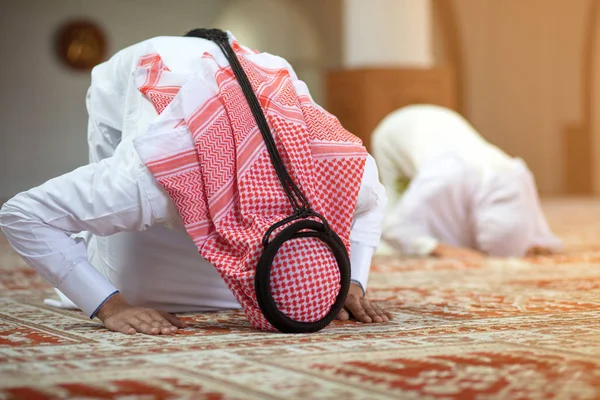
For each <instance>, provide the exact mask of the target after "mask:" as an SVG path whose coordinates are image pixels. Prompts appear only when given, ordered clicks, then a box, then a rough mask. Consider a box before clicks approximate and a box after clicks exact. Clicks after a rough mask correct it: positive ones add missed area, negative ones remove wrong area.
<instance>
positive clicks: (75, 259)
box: [0, 37, 389, 334]
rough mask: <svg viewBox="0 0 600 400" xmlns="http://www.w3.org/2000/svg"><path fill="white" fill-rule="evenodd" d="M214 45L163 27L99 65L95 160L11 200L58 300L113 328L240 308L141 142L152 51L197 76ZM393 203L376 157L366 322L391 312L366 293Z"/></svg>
mask: <svg viewBox="0 0 600 400" xmlns="http://www.w3.org/2000/svg"><path fill="white" fill-rule="evenodd" d="M214 51H215V46H214V45H212V44H211V43H210V42H208V41H206V40H203V39H198V38H192V37H158V38H153V39H149V40H147V41H144V42H141V43H138V44H136V45H134V46H131V47H129V48H127V49H124V50H122V51H120V52H119V53H117V54H116V55H115V56H114V57H112V58H111V59H110V60H109V61H108V62H106V63H104V64H101V65H100V66H98V67H96V68H95V69H94V70H93V72H92V84H91V87H90V89H89V92H88V97H87V106H88V112H89V126H88V140H89V144H90V162H91V163H90V164H89V165H87V166H84V167H81V168H78V169H76V170H75V171H73V172H70V173H68V174H65V175H63V176H61V177H58V178H55V179H52V180H50V181H48V182H46V183H45V184H43V185H41V186H39V187H37V188H34V189H31V190H29V191H27V192H24V193H21V194H19V195H17V196H15V197H14V198H13V199H11V200H10V201H8V202H7V203H6V204H5V205H4V206H3V208H2V210H1V211H0V227H1V228H2V230H3V231H4V233H5V235H6V237H7V238H8V240H9V242H10V243H11V245H12V246H13V248H14V249H15V250H16V251H17V252H18V253H19V254H20V255H21V256H22V257H23V258H24V259H25V260H26V262H27V263H28V264H29V265H31V266H32V267H33V268H35V269H36V270H37V271H38V272H39V273H40V274H41V275H42V276H43V277H44V278H45V279H46V280H48V281H49V282H50V283H51V284H52V285H53V286H54V287H55V288H57V289H58V290H60V292H61V293H64V295H63V296H61V297H62V301H61V302H57V305H59V306H64V305H67V306H68V305H69V304H68V303H69V302H70V301H72V303H74V304H75V305H76V306H77V307H78V308H80V309H81V310H82V311H83V312H85V313H86V314H87V315H89V316H90V317H92V318H93V317H95V316H98V317H99V318H100V319H101V320H102V321H103V322H104V323H105V325H106V326H107V327H108V328H109V329H111V330H115V331H120V332H123V333H129V334H131V333H135V332H142V333H147V334H170V333H173V332H175V331H176V329H177V328H178V327H182V326H183V324H182V323H181V321H179V320H178V319H177V318H175V317H174V316H172V315H170V314H167V312H188V311H196V312H197V311H206V310H217V309H230V308H239V304H238V302H237V301H236V299H235V298H234V296H233V295H232V293H231V292H230V291H229V289H228V288H227V286H226V285H225V284H224V282H223V280H222V279H221V277H220V276H219V274H218V273H217V272H216V271H215V269H214V267H213V266H212V265H211V264H210V263H208V262H207V261H205V260H204V259H203V258H202V257H201V256H200V255H199V254H198V250H197V249H196V247H195V245H194V243H193V242H192V240H191V239H190V238H189V237H188V235H187V234H186V232H185V230H184V229H183V224H182V221H181V218H180V216H179V214H178V213H177V209H176V208H175V206H174V204H173V202H172V200H171V199H170V197H169V196H168V195H167V194H166V192H165V191H164V189H163V188H162V187H160V185H159V184H158V183H157V182H156V180H155V179H154V177H153V176H152V174H151V173H150V172H149V171H148V169H147V168H146V166H145V165H144V164H143V162H142V161H141V159H140V157H139V155H138V154H137V152H136V149H135V148H134V146H133V139H134V138H139V137H140V136H143V135H144V134H146V132H147V130H148V127H149V126H150V125H151V123H152V122H153V121H154V120H155V119H156V118H157V116H158V114H157V112H156V110H155V108H154V107H153V106H152V104H151V103H150V102H149V101H147V100H146V99H145V98H144V97H143V96H142V94H141V93H140V91H139V90H138V87H137V85H136V83H135V76H134V74H135V72H136V67H137V64H138V62H139V59H140V57H142V56H144V55H148V54H159V55H160V57H161V58H162V60H164V63H165V65H167V66H168V68H169V69H170V70H171V71H174V72H176V73H177V74H182V75H185V74H191V73H194V72H197V71H196V70H195V67H196V65H197V64H198V63H197V61H198V60H199V59H200V58H201V57H202V56H203V54H204V53H205V52H209V53H210V52H214ZM288 70H289V72H290V75H291V76H292V77H293V79H296V80H297V77H296V75H295V73H294V71H293V70H292V68H291V67H289V66H288ZM384 205H385V191H384V189H383V187H382V186H381V184H380V183H379V180H378V175H377V167H376V165H375V162H374V160H373V159H372V158H371V157H369V158H368V159H367V163H366V167H365V171H364V175H363V179H362V184H361V188H360V194H359V199H358V203H357V206H356V212H355V215H354V220H353V224H352V232H351V236H350V240H351V250H352V252H351V269H352V282H353V284H352V285H351V291H350V295H349V297H348V300H347V303H346V310H343V311H342V312H341V313H340V315H339V318H341V319H347V318H348V317H349V313H351V314H353V315H354V317H355V318H357V319H358V320H360V321H361V322H366V323H369V322H384V321H387V319H388V317H389V314H386V313H384V312H383V311H382V310H381V309H379V307H377V306H376V305H375V304H373V303H371V302H369V301H368V299H367V298H366V297H364V293H365V289H366V285H367V279H368V274H369V268H370V262H371V257H372V254H373V252H374V250H375V248H376V247H377V245H378V243H379V237H380V233H381V228H380V223H381V218H382V215H383V208H384ZM79 232H84V233H82V234H79V235H78V233H79ZM86 242H87V243H86Z"/></svg>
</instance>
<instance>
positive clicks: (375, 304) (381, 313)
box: [371, 303, 389, 322]
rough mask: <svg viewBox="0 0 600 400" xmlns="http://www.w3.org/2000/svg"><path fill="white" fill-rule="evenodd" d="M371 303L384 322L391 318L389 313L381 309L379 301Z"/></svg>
mask: <svg viewBox="0 0 600 400" xmlns="http://www.w3.org/2000/svg"><path fill="white" fill-rule="evenodd" d="M371 305H372V306H373V309H374V310H375V312H376V313H377V315H379V316H380V317H381V319H383V322H388V321H389V318H388V316H387V315H385V312H384V311H383V310H382V309H381V307H379V306H378V305H377V303H371Z"/></svg>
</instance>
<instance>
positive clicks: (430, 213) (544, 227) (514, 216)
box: [372, 105, 561, 256]
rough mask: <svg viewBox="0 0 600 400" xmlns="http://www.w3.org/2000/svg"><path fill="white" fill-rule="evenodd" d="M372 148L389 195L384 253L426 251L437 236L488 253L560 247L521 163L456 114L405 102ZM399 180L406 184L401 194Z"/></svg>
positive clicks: (387, 120)
mask: <svg viewBox="0 0 600 400" xmlns="http://www.w3.org/2000/svg"><path fill="white" fill-rule="evenodd" d="M372 147H373V155H374V157H375V159H376V160H377V164H378V166H379V169H380V177H381V181H382V183H383V185H384V186H385V187H386V190H387V194H388V206H387V211H386V217H385V219H384V223H383V239H384V246H382V253H384V252H390V251H392V252H393V251H395V250H399V251H401V252H402V253H404V254H406V255H420V256H422V255H428V254H430V253H431V252H432V251H433V249H435V247H436V246H437V245H438V244H439V243H440V242H442V243H446V244H449V245H453V246H460V247H468V248H473V249H477V250H480V251H482V252H485V253H486V254H489V255H492V256H523V255H524V254H525V252H526V251H527V249H529V248H530V247H533V246H542V247H547V248H550V249H552V250H555V251H556V250H559V249H560V247H561V243H560V240H559V239H558V238H556V237H555V236H554V235H553V234H552V232H551V231H550V228H549V227H548V224H547V222H546V220H545V218H544V215H543V213H542V211H541V207H540V203H539V199H538V195H537V190H536V186H535V181H534V178H533V175H532V174H531V172H530V171H529V170H528V168H527V166H526V165H525V163H524V162H523V161H522V160H520V159H516V158H512V157H510V156H509V155H507V154H506V153H504V152H503V151H502V150H500V149H499V148H497V147H496V146H493V145H492V144H490V143H488V142H487V141H485V139H484V138H483V137H481V135H479V133H478V132H477V131H476V130H475V129H474V128H473V127H472V126H471V125H470V124H469V123H468V122H467V121H466V120H465V119H464V118H463V117H461V116H460V115H459V114H457V113H455V112H453V111H451V110H449V109H446V108H443V107H439V106H433V105H413V106H408V107H404V108H402V109H400V110H397V111H395V112H393V113H391V114H390V115H388V116H387V117H386V118H385V119H384V120H383V121H382V122H381V123H380V124H379V125H378V126H377V128H376V129H375V131H374V133H373V136H372ZM403 179H407V180H410V184H409V186H408V188H407V189H406V191H404V192H403V193H401V192H400V190H398V186H399V185H398V182H399V181H400V180H403Z"/></svg>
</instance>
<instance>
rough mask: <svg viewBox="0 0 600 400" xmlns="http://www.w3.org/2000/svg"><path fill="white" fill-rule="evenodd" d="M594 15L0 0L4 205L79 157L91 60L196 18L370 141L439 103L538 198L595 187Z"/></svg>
mask: <svg viewBox="0 0 600 400" xmlns="http://www.w3.org/2000/svg"><path fill="white" fill-rule="evenodd" d="M599 13H600V9H599V6H598V2H597V1H596V0H368V1H367V0H177V1H174V0H170V1H167V0H103V1H93V0H2V1H1V2H0V54H2V63H1V65H0V121H1V128H0V203H1V202H2V200H7V199H8V198H10V197H12V196H13V195H14V194H16V193H17V192H19V191H22V190H26V189H29V188H31V187H33V186H35V185H38V184H40V183H42V182H44V181H45V180H47V179H49V178H52V177H54V176H57V175H59V174H62V173H65V172H68V171H70V170H72V169H74V168H76V167H78V166H80V165H83V164H85V163H86V162H87V144H86V136H87V114H86V108H85V94H86V90H87V87H88V85H89V82H90V72H89V69H90V68H91V66H92V65H94V64H96V63H98V62H101V61H102V60H105V59H107V58H109V57H110V56H111V55H112V54H114V53H115V52H116V51H118V50H120V49H122V48H124V47H127V46H129V45H131V44H134V43H136V42H139V41H141V40H144V39H147V38H150V37H153V36H160V35H169V36H178V35H182V34H184V33H185V32H186V31H188V30H190V29H193V28H197V27H219V28H222V29H227V30H230V31H232V32H233V33H234V34H235V35H236V36H237V37H238V39H240V41H241V42H243V43H244V44H246V45H248V46H250V47H252V48H256V49H259V50H261V51H267V52H271V53H275V54H277V55H280V56H283V57H285V58H286V59H287V60H288V61H289V62H290V63H291V64H292V66H293V67H294V68H295V70H296V72H297V73H298V75H299V76H300V78H301V79H303V80H305V81H306V83H307V84H308V86H309V88H310V90H311V92H312V93H313V96H314V98H315V100H316V101H317V102H319V103H320V104H322V105H323V106H325V107H326V108H327V109H328V110H329V111H330V112H332V113H334V114H336V115H337V116H338V117H339V118H340V120H341V122H342V123H343V124H344V126H345V127H346V128H347V129H349V130H350V131H352V132H353V133H355V134H357V135H358V136H360V137H361V138H363V140H364V141H365V143H366V144H368V142H369V136H370V134H371V131H372V130H373V128H374V127H375V125H376V124H377V123H378V122H379V120H381V118H383V117H384V116H385V115H386V114H387V113H389V112H391V111H393V110H394V109H396V108H399V107H402V106H404V105H407V104H411V103H423V102H427V103H434V104H440V105H444V106H447V107H450V108H453V109H456V110H458V111H459V112H460V113H462V114H463V115H464V116H465V117H466V118H467V119H469V120H470V121H471V122H472V124H473V125H474V126H475V127H476V128H477V129H478V130H479V131H480V132H481V133H482V135H483V136H484V137H486V139H488V140H489V141H491V142H493V143H495V144H497V145H498V146H500V147H501V148H503V149H504V150H506V151H507V152H508V153H510V154H511V155H513V156H519V157H522V158H523V159H525V161H526V162H527V163H528V164H529V166H530V168H531V169H532V171H533V172H534V174H535V176H536V178H537V183H538V186H539V189H540V192H541V193H542V194H543V195H547V196H565V195H595V194H599V193H600V117H599V116H597V114H596V113H595V112H593V110H595V109H597V108H598V107H600V75H599V74H600V57H599V55H600V22H599V19H600V14H599ZM65 32H67V33H65ZM69 35H71V36H69ZM82 43H83V44H82ZM90 49H91V50H90ZM92 50H93V51H92Z"/></svg>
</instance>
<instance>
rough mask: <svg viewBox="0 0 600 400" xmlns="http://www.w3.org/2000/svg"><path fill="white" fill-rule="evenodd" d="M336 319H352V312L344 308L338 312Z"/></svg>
mask: <svg viewBox="0 0 600 400" xmlns="http://www.w3.org/2000/svg"><path fill="white" fill-rule="evenodd" d="M336 319H339V320H340V321H348V320H349V319H350V314H348V311H346V310H344V309H343V308H342V310H341V311H340V312H339V313H338V315H337V317H336Z"/></svg>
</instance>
